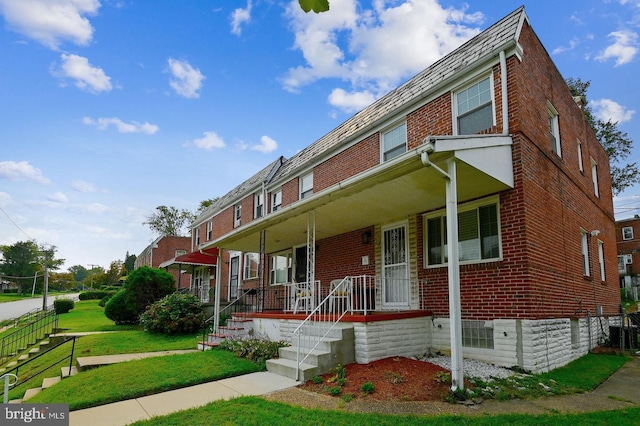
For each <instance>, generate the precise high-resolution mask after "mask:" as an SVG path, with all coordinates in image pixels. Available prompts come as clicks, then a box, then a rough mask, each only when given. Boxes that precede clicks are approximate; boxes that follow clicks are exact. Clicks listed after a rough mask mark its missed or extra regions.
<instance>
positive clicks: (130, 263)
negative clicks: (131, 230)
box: [122, 252, 137, 275]
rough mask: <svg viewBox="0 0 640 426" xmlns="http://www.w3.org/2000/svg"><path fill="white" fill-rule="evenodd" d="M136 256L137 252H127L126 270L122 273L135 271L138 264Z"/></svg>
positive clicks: (125, 259)
mask: <svg viewBox="0 0 640 426" xmlns="http://www.w3.org/2000/svg"><path fill="white" fill-rule="evenodd" d="M136 258H137V256H136V255H135V254H129V252H127V255H126V256H125V258H124V271H123V273H122V275H127V274H129V272H131V271H133V268H134V267H135V264H136Z"/></svg>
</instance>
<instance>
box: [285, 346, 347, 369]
mask: <svg viewBox="0 0 640 426" xmlns="http://www.w3.org/2000/svg"><path fill="white" fill-rule="evenodd" d="M297 352H298V351H297V349H296V348H295V347H293V346H288V347H285V348H280V349H279V350H278V355H280V359H289V360H291V361H296V360H297V357H298V354H297ZM307 355H308V356H307ZM304 357H307V358H306V359H305V362H306V363H307V364H311V365H315V366H317V367H318V372H319V373H318V374H324V373H326V372H328V371H329V370H330V369H331V368H332V367H333V366H334V365H335V364H337V362H336V356H335V355H333V354H332V353H331V352H329V351H323V350H319V349H314V350H312V351H311V352H309V351H303V352H301V353H300V359H303V358H304Z"/></svg>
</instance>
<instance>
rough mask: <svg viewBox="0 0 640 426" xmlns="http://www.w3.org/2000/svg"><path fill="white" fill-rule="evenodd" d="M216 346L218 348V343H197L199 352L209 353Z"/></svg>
mask: <svg viewBox="0 0 640 426" xmlns="http://www.w3.org/2000/svg"><path fill="white" fill-rule="evenodd" d="M217 346H220V343H217V342H215V343H209V342H198V350H199V351H209V350H211V349H213V348H215V347H217Z"/></svg>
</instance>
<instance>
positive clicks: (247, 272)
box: [242, 253, 260, 280]
mask: <svg viewBox="0 0 640 426" xmlns="http://www.w3.org/2000/svg"><path fill="white" fill-rule="evenodd" d="M253 256H255V258H256V270H255V275H251V268H250V267H249V265H251V259H250V258H251V257H253ZM259 269H260V255H259V254H258V253H245V254H244V259H243V265H242V276H243V279H245V280H253V279H256V278H258V270H259Z"/></svg>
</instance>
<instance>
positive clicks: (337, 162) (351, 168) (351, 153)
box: [313, 133, 380, 192]
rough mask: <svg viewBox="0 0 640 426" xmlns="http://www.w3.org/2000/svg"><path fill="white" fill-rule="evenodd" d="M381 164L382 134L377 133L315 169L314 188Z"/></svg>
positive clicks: (322, 186) (326, 185)
mask: <svg viewBox="0 0 640 426" xmlns="http://www.w3.org/2000/svg"><path fill="white" fill-rule="evenodd" d="M378 164H380V134H379V133H376V134H374V135H371V136H369V137H368V138H366V139H364V140H362V141H360V142H359V143H358V144H356V145H354V146H351V147H349V148H347V149H346V150H344V151H342V152H341V153H339V154H337V155H335V156H333V157H331V158H330V159H328V160H327V161H325V162H324V163H322V164H319V165H318V166H317V167H316V168H315V169H314V170H313V190H314V192H320V191H322V190H324V189H326V188H328V187H330V186H331V185H335V184H336V183H338V182H341V181H343V180H345V179H348V178H350V177H351V176H355V175H357V174H358V173H360V172H363V171H365V170H367V169H370V168H372V167H374V166H377V165H378Z"/></svg>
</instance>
